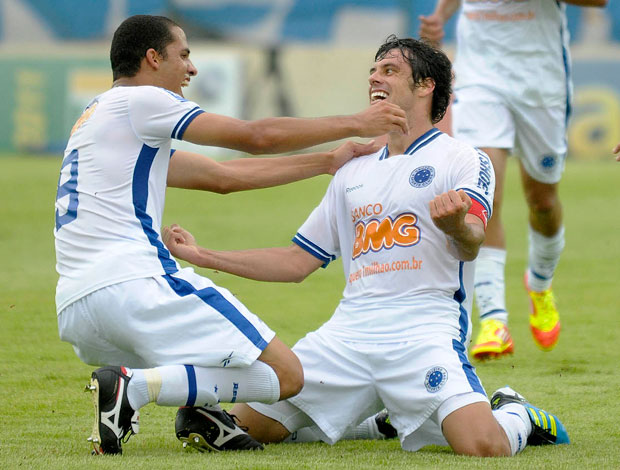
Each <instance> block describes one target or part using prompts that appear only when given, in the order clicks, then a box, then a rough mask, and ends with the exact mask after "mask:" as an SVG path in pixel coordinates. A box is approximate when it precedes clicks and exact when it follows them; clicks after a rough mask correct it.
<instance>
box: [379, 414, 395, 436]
mask: <svg viewBox="0 0 620 470" xmlns="http://www.w3.org/2000/svg"><path fill="white" fill-rule="evenodd" d="M375 423H376V424H377V429H378V430H379V432H380V433H381V434H383V439H394V438H395V437H396V436H398V432H397V431H396V429H395V428H394V426H392V423H390V415H389V414H388V411H387V410H383V411H380V412H379V413H377V414H376V415H375Z"/></svg>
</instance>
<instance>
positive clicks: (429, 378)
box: [424, 366, 448, 393]
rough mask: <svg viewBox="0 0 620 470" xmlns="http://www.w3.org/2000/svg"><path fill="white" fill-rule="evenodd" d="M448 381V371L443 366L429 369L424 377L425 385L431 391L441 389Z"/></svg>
mask: <svg viewBox="0 0 620 470" xmlns="http://www.w3.org/2000/svg"><path fill="white" fill-rule="evenodd" d="M447 381H448V371H447V370H446V369H444V368H443V367H441V366H435V367H432V368H430V369H429V370H428V372H427V373H426V378H425V379H424V386H425V387H426V390H427V391H428V392H429V393H435V392H438V391H439V390H441V387H443V386H444V385H445V383H446V382H447Z"/></svg>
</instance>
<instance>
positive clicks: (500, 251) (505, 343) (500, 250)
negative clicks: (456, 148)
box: [471, 148, 513, 359]
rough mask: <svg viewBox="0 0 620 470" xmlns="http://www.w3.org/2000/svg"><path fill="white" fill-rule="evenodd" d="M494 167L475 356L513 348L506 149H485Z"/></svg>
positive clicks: (480, 267) (479, 276)
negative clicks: (505, 203)
mask: <svg viewBox="0 0 620 470" xmlns="http://www.w3.org/2000/svg"><path fill="white" fill-rule="evenodd" d="M482 150H483V151H484V152H486V153H487V155H489V158H490V159H491V162H492V163H493V169H494V170H495V196H494V199H493V215H492V217H491V218H490V219H489V223H488V225H487V230H486V238H485V241H484V244H483V246H482V247H481V249H480V253H479V254H478V258H477V260H476V273H475V284H474V292H475V296H476V304H477V306H478V312H479V315H480V322H481V324H480V330H479V332H478V336H477V338H476V341H475V342H474V346H473V347H472V349H471V353H472V356H473V357H474V358H475V359H487V358H490V357H497V356H501V355H502V354H509V353H511V352H512V351H513V343H512V338H511V337H510V333H509V331H508V329H507V326H506V325H507V324H508V312H507V310H506V296H505V282H504V270H505V266H506V240H505V236H504V226H503V223H502V216H501V215H502V202H503V196H504V179H505V175H506V163H507V160H508V150H507V149H497V148H483V149H482Z"/></svg>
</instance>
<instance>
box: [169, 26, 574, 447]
mask: <svg viewBox="0 0 620 470" xmlns="http://www.w3.org/2000/svg"><path fill="white" fill-rule="evenodd" d="M368 80H369V98H370V101H371V103H377V102H379V101H388V102H391V103H393V104H397V105H399V106H400V107H401V108H402V109H404V110H405V111H406V113H407V118H408V122H409V133H408V134H407V135H402V134H399V133H394V132H390V133H389V135H388V141H387V145H386V146H385V147H384V148H382V149H381V150H379V151H377V152H375V153H372V154H369V155H366V156H363V157H359V158H357V159H355V160H352V161H350V162H348V163H347V164H345V165H344V166H343V167H342V168H341V169H340V170H339V171H338V172H337V173H336V175H335V176H334V178H333V180H332V181H331V183H330V185H329V187H328V189H327V192H326V194H325V196H324V197H323V200H322V201H321V203H320V204H319V205H318V207H317V208H316V209H315V210H314V211H313V212H312V213H311V214H310V216H309V217H308V219H307V220H306V221H305V222H304V224H303V225H302V226H301V228H300V229H299V231H298V232H297V234H296V235H295V237H294V238H293V242H294V243H293V244H292V245H291V246H289V247H281V248H265V249H253V250H241V251H217V250H209V249H205V248H202V247H199V246H198V245H197V244H196V242H195V240H194V238H193V237H192V235H191V234H190V233H189V232H187V231H186V230H184V229H183V228H181V227H179V226H172V227H169V228H164V240H165V242H166V243H167V246H168V247H169V249H170V250H171V252H172V253H173V254H175V256H177V257H179V258H182V259H185V260H187V261H190V262H192V263H194V264H196V265H198V266H203V267H207V268H213V269H217V270H222V271H226V272H230V273H233V274H236V275H240V276H243V277H247V278H251V279H256V280H262V281H294V282H299V281H301V280H303V279H304V278H305V277H306V276H308V275H309V274H310V273H312V272H314V271H315V270H317V269H318V268H319V267H326V266H327V265H328V264H329V263H330V262H331V261H332V260H334V259H336V258H337V257H339V256H341V257H342V258H343V267H344V275H345V280H346V287H345V289H344V292H343V297H342V300H341V301H340V304H339V305H338V307H337V308H336V311H335V312H334V314H333V316H332V317H331V319H330V320H328V321H327V322H326V323H325V324H324V325H322V326H321V327H320V328H319V329H318V330H316V331H314V332H311V333H309V334H308V335H306V336H305V337H304V338H303V339H301V340H300V341H298V342H297V344H296V345H295V346H294V347H293V352H294V353H295V354H297V356H298V357H299V359H300V361H301V363H302V365H303V368H304V388H303V389H302V391H301V392H300V393H299V395H297V396H295V397H292V398H289V399H287V400H284V401H281V402H279V403H276V404H273V405H264V404H260V403H252V404H250V405H235V407H234V408H233V410H232V412H233V413H235V415H236V416H237V417H238V418H239V420H240V423H241V424H243V425H244V426H247V427H248V432H249V433H250V434H251V435H252V436H254V437H255V438H256V439H258V440H259V441H261V442H278V441H282V440H284V439H287V438H288V437H289V435H291V433H296V432H298V431H299V430H302V429H303V430H308V428H310V430H311V434H312V435H313V436H316V438H318V439H321V440H323V441H325V442H328V443H334V442H336V441H337V440H339V439H341V438H343V437H348V436H349V435H350V434H349V429H350V428H351V426H355V425H357V424H358V423H360V422H362V421H363V420H364V419H365V418H367V417H368V416H371V415H373V414H375V413H377V412H379V411H380V410H382V409H383V408H384V407H385V408H386V409H387V412H388V413H389V418H390V422H391V425H392V426H393V427H394V428H395V429H396V431H397V432H398V435H399V437H400V441H401V445H402V447H403V449H405V450H411V451H415V450H417V449H419V448H421V447H422V446H425V445H427V444H444V445H446V444H449V445H450V446H451V447H452V448H453V449H454V451H455V452H457V453H459V454H467V455H476V456H502V455H514V454H515V453H516V452H518V451H520V450H522V449H523V448H524V447H525V445H526V442H530V443H535V444H540V443H543V440H545V443H565V442H568V436H567V434H566V430H565V429H564V427H563V426H562V424H561V423H560V422H559V420H558V419H557V418H556V417H554V416H553V415H550V414H548V413H546V412H544V411H542V410H539V409H538V408H536V407H533V406H531V405H530V404H527V403H526V402H525V400H524V399H523V397H521V396H520V395H519V394H517V393H516V392H514V390H512V389H510V388H505V389H502V390H499V391H498V392H496V394H495V395H494V397H493V401H492V406H490V405H489V400H488V399H487V396H486V393H485V391H484V389H483V387H482V384H481V383H480V380H479V379H478V376H477V375H476V372H475V369H474V367H472V365H471V364H470V362H469V360H468V358H467V352H466V345H467V343H468V341H469V336H470V331H471V322H470V314H469V312H470V307H471V291H472V289H473V277H472V276H473V271H472V263H471V261H472V260H474V259H475V258H476V255H477V254H478V249H479V247H480V244H481V243H482V241H483V240H484V230H485V226H486V224H487V218H488V216H490V214H491V207H492V202H493V190H494V186H495V183H494V176H493V168H492V166H491V162H490V160H489V158H488V157H487V156H486V155H485V154H484V153H483V152H480V151H478V150H476V149H474V148H473V147H471V146H469V145H468V144H465V143H463V142H460V141H458V140H455V139H453V138H451V137H449V136H448V135H446V134H443V133H442V132H440V131H439V130H438V129H436V128H434V127H433V124H434V123H436V122H438V121H439V120H440V119H441V117H442V116H443V114H444V112H445V110H446V108H447V106H448V102H449V99H450V92H451V81H452V73H451V64H450V61H449V60H448V58H447V57H446V56H445V54H444V53H443V52H441V51H439V50H437V49H435V48H433V47H431V46H429V45H427V44H425V43H423V42H420V41H416V40H414V39H398V38H396V37H394V36H391V37H390V38H388V40H387V41H386V42H385V43H384V44H383V45H382V46H381V47H380V48H379V50H378V52H377V54H376V56H375V63H374V65H373V66H372V68H371V70H370V77H369V79H368ZM382 415H384V414H383V413H382ZM541 417H542V418H541ZM541 420H543V421H541ZM188 429H191V423H190V424H189V425H187V424H186V423H185V420H184V417H183V416H182V415H181V416H178V418H177V432H187V430H188Z"/></svg>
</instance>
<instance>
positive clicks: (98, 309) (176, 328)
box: [58, 268, 275, 368]
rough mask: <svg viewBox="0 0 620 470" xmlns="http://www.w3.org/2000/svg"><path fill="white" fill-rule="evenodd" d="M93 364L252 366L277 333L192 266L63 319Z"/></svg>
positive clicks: (76, 305) (109, 290)
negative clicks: (197, 272)
mask: <svg viewBox="0 0 620 470" xmlns="http://www.w3.org/2000/svg"><path fill="white" fill-rule="evenodd" d="M58 329H59V333H60V338H61V339H62V340H63V341H68V342H69V343H71V344H72V345H73V347H74V349H75V352H76V353H77V355H78V356H79V357H80V359H81V360H82V361H84V362H85V363H87V364H91V365H124V366H128V367H133V368H148V367H155V366H163V365H174V364H187V365H194V366H202V367H226V366H230V367H246V366H249V365H250V364H252V363H253V362H254V361H255V360H256V358H257V357H258V356H259V355H260V354H261V352H262V351H263V350H264V349H265V347H267V345H268V344H269V342H270V341H271V340H272V339H273V337H274V336H275V333H274V332H273V331H272V330H271V329H270V328H269V327H268V326H267V325H266V324H265V323H264V322H263V321H262V320H261V319H260V318H258V316H256V315H255V314H253V313H252V312H250V311H249V310H248V309H247V308H246V307H245V306H244V305H243V304H242V303H241V302H240V301H239V300H237V299H236V298H235V297H234V296H233V295H232V294H231V293H230V292H229V291H228V290H227V289H223V288H221V287H218V286H216V285H215V284H214V283H213V282H211V281H210V280H209V279H207V278H205V277H202V276H199V275H198V274H196V273H195V272H194V271H193V269H191V268H185V269H182V270H181V271H179V272H177V273H175V274H172V275H166V276H156V277H151V278H143V279H135V280H132V281H126V282H122V283H118V284H113V285H111V286H108V287H104V288H102V289H99V290H97V291H95V292H93V293H91V294H89V295H87V296H85V297H83V298H81V299H79V300H77V301H76V302H73V303H72V304H70V305H69V306H68V307H66V308H65V309H64V310H63V311H62V312H60V314H59V316H58Z"/></svg>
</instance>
